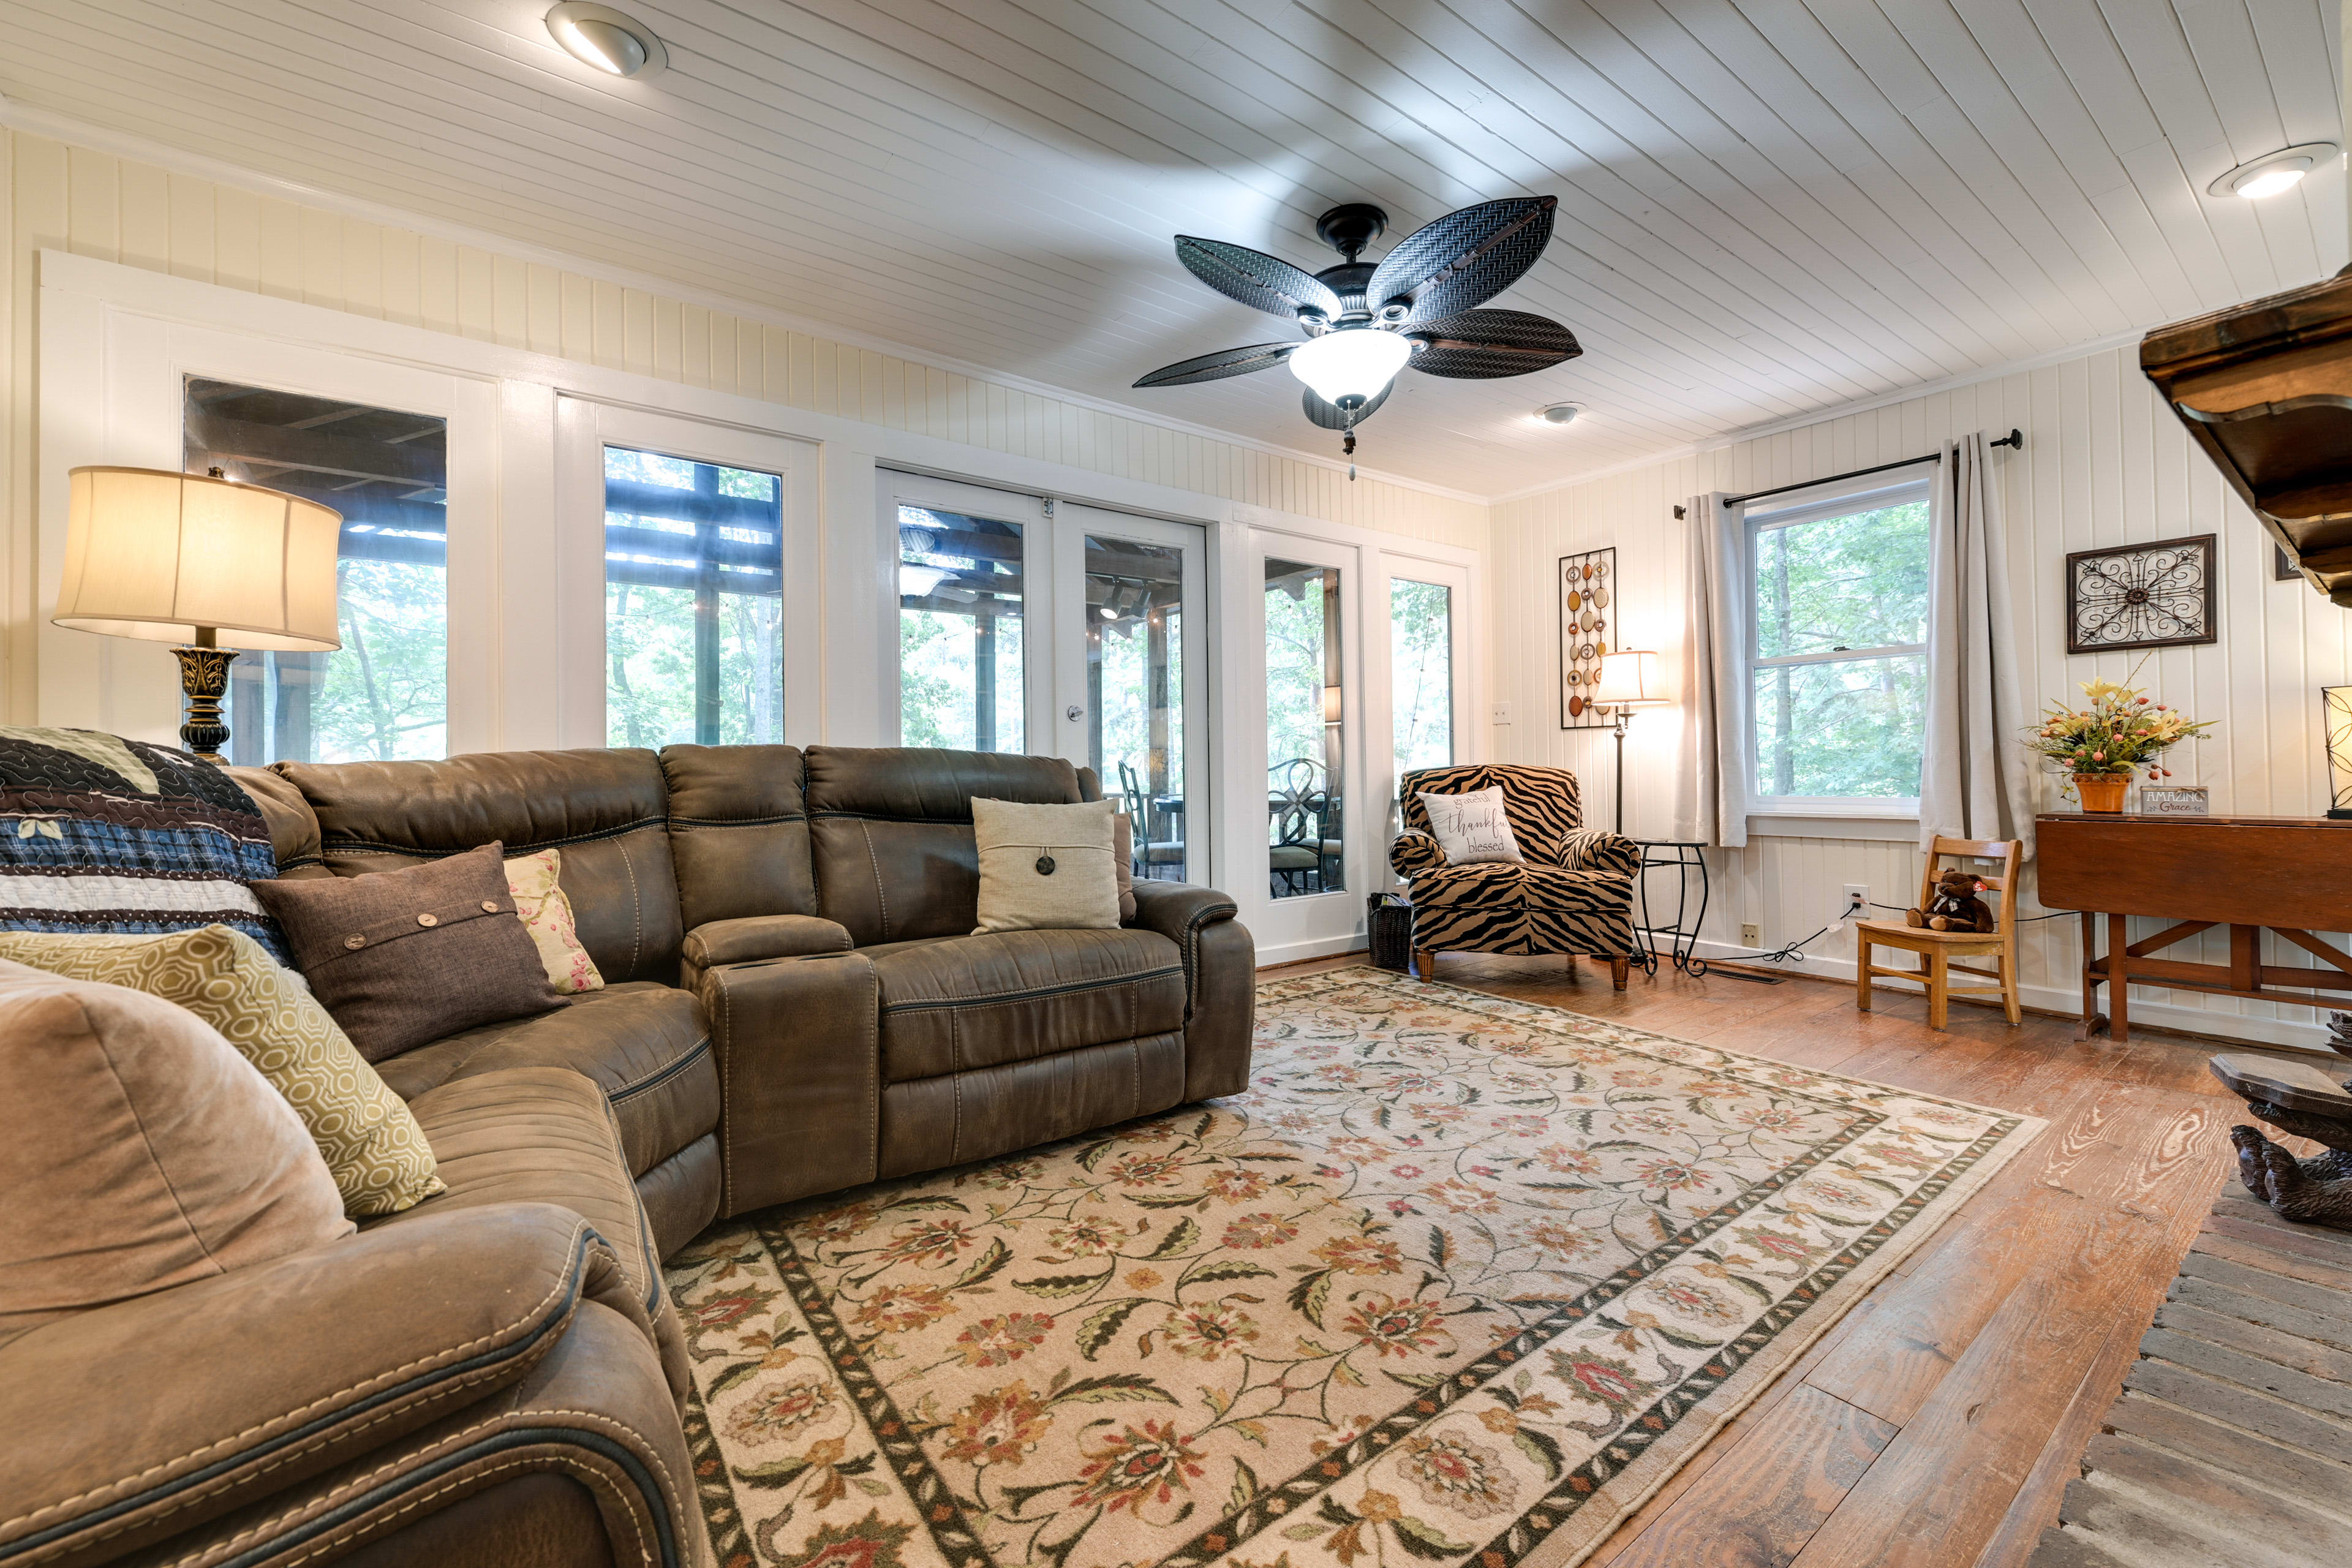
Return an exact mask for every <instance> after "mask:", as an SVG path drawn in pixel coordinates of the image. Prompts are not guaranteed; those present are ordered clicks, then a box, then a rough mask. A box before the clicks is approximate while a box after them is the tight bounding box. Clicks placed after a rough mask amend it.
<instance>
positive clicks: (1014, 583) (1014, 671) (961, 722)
mask: <svg viewBox="0 0 2352 1568" xmlns="http://www.w3.org/2000/svg"><path fill="white" fill-rule="evenodd" d="M1021 543H1022V540H1021V528H1020V525H1019V524H1017V523H1011V522H998V521H994V520H993V519H990V518H984V517H966V516H964V515H963V514H962V513H961V512H951V511H936V510H932V509H930V508H929V507H919V506H902V507H900V508H899V509H898V739H899V742H900V743H901V744H902V745H908V746H946V747H949V748H951V749H953V750H956V751H962V752H1024V751H1026V750H1028V735H1027V727H1026V725H1025V724H1024V722H1023V715H1024V711H1025V710H1024V703H1023V691H1024V688H1023V685H1022V679H1021V674H1022V669H1023V668H1024V665H1023V660H1022V635H1021V626H1022V617H1021V610H1022V597H1023V595H1022V557H1021Z"/></svg>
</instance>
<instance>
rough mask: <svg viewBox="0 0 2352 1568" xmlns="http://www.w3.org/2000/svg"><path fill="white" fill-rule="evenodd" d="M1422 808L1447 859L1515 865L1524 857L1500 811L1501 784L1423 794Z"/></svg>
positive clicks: (1463, 863)
mask: <svg viewBox="0 0 2352 1568" xmlns="http://www.w3.org/2000/svg"><path fill="white" fill-rule="evenodd" d="M1421 808H1422V809H1423V811H1425V812H1427V813H1429V830H1430V832H1432V833H1433V834H1434V835H1436V837H1437V842H1438V845H1439V847H1441V848H1443V849H1444V851H1445V858H1446V860H1447V861H1448V862H1450V863H1451V864H1453V865H1456V866H1475V865H1479V864H1482V863H1484V862H1486V861H1490V860H1503V861H1508V862H1509V863H1510V864H1512V865H1514V866H1517V865H1519V864H1522V863H1523V862H1524V861H1525V859H1526V857H1524V856H1522V855H1521V854H1520V853H1519V841H1518V840H1517V839H1516V838H1514V837H1511V824H1510V820H1509V819H1508V818H1507V817H1506V816H1504V815H1503V791H1502V787H1501V786H1500V785H1496V786H1494V787H1492V788H1489V789H1474V790H1472V791H1471V792H1470V793H1469V794H1467V795H1423V796H1422V797H1421Z"/></svg>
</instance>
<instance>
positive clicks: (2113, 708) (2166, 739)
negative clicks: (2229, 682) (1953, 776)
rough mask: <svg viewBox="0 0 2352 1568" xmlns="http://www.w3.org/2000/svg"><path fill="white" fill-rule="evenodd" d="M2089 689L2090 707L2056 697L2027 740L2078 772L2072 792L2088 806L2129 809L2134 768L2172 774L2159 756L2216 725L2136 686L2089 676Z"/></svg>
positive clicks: (2086, 687)
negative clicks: (2127, 798)
mask: <svg viewBox="0 0 2352 1568" xmlns="http://www.w3.org/2000/svg"><path fill="white" fill-rule="evenodd" d="M2083 695H2084V696H2085V697H2087V698H2089V699H2090V705H2089V706H2088V707H2085V708H2062V707H2060V706H2059V705H2058V704H2057V703H2055V702H2053V703H2052V704H2051V705H2050V707H2049V709H2048V710H2047V711H2045V712H2044V713H2043V714H2042V726H2041V728H2040V729H2038V730H2035V731H2033V732H2032V735H2031V737H2030V738H2029V739H2028V740H2027V742H2026V744H2027V745H2029V746H2030V747H2032V749H2033V750H2034V751H2037V752H2041V753H2042V755H2043V756H2045V757H2048V758H2049V759H2051V761H2052V762H2053V763H2056V764H2057V765H2058V768H2059V770H2060V771H2061V772H2063V773H2068V774H2070V775H2072V778H2073V781H2074V782H2073V784H2072V791H2071V792H2072V793H2073V794H2074V795H2076V796H2077V797H2078V798H2079V799H2080V800H2081V801H2082V803H2083V809H2084V811H2121V810H2123V808H2124V788H2125V786H2126V785H2127V784H2130V783H2131V778H2132V774H2133V773H2135V772H2136V771H2137V770H2138V769H2140V768H2143V767H2144V768H2146V769H2147V776H2148V777H2149V778H2150V779H2151V780H2153V779H2158V778H2168V777H2170V776H2171V770H2170V769H2168V768H2165V767H2161V766H2159V765H2158V763H2157V761H2156V759H2157V758H2158V757H2159V756H2161V755H2162V754H2163V753H2164V752H2166V751H2167V750H2168V749H2170V748H2171V747H2172V746H2173V745H2175V744H2176V743H2178V742H2181V741H2185V740H2189V738H2191V737H2193V736H2198V735H2201V734H2203V733H2204V731H2207V730H2210V729H2211V728H2212V727H2213V722H2212V721H2210V720H2207V721H2204V722H2202V723H2192V722H2190V721H2189V720H2188V719H2186V718H2184V717H2182V716H2181V715H2180V714H2179V713H2178V712H2175V711H2174V710H2172V709H2171V708H2169V707H2168V706H2167V705H2166V704H2164V703H2161V702H2150V701H2149V700H2147V694H2146V693H2144V692H2143V691H2141V690H2140V689H2139V688H2138V687H2136V686H2118V685H2116V683H2115V682H2114V681H2112V680H2086V681H2084V682H2083Z"/></svg>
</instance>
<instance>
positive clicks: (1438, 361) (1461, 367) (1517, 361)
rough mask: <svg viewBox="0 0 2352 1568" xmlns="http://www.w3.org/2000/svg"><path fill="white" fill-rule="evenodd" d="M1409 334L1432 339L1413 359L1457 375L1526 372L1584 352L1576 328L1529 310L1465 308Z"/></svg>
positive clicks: (1428, 371) (1427, 371)
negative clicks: (1570, 327) (1578, 340)
mask: <svg viewBox="0 0 2352 1568" xmlns="http://www.w3.org/2000/svg"><path fill="white" fill-rule="evenodd" d="M1405 336H1406V337H1408V338H1411V339H1413V340H1414V341H1415V342H1424V343H1427V344H1428V345H1429V346H1428V347H1427V348H1425V349H1422V350H1419V351H1417V352H1416V353H1414V354H1413V356H1412V358H1411V359H1409V360H1407V361H1405V363H1407V364H1409V365H1411V366H1412V368H1413V369H1415V370H1417V371H1420V372H1421V373H1422V374H1424V375H1444V376H1452V377H1454V379H1455V380H1457V381H1490V380H1493V379H1494V378H1495V377H1496V376H1504V375H1525V374H1528V372H1529V371H1531V370H1542V369H1544V368H1545V367H1546V366H1548V365H1555V364H1558V363H1559V362H1560V361H1562V360H1564V359H1574V358H1575V357H1576V356H1577V355H1579V354H1580V353H1583V352H1584V350H1583V349H1582V348H1581V347H1580V346H1579V345H1578V343H1577V341H1576V334H1575V333H1574V332H1571V331H1569V330H1568V329H1567V328H1566V327H1563V326H1561V325H1560V324H1559V322H1558V321H1549V320H1547V319H1546V318H1544V317H1542V316H1530V315H1528V313H1527V312H1526V311H1525V310H1463V311H1459V312H1457V313H1456V314H1454V315H1451V316H1440V317H1439V318H1438V319H1437V320H1436V321H1431V322H1429V323H1427V324H1426V325H1423V326H1418V327H1414V328H1412V330H1410V331H1407V332H1406V333H1405Z"/></svg>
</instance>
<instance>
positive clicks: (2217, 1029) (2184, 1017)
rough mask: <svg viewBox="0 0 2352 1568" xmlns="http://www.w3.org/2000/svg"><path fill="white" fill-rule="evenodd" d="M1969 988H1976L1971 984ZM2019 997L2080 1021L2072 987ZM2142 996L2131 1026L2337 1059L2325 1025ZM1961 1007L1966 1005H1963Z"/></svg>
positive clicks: (1799, 967) (1721, 947)
mask: <svg viewBox="0 0 2352 1568" xmlns="http://www.w3.org/2000/svg"><path fill="white" fill-rule="evenodd" d="M1696 951H1697V952H1698V956H1699V957H1701V958H1704V959H1706V960H1708V961H1710V962H1713V961H1714V960H1717V959H1723V960H1727V961H1728V960H1730V959H1731V956H1732V954H1734V953H1740V952H1752V951H1753V950H1752V949H1748V948H1740V947H1734V946H1732V945H1731V944H1730V943H1729V942H1700V943H1698V944H1697V949H1696ZM1739 962H1742V963H1748V964H1751V965H1753V966H1754V967H1756V968H1758V969H1769V970H1777V971H1779V972H1780V973H1785V974H1794V975H1806V974H1810V975H1811V976H1812V977H1813V978H1815V979H1817V980H1843V981H1844V982H1846V983H1847V984H1853V970H1854V964H1853V959H1851V958H1830V957H1823V956H1817V955H1814V954H1811V953H1809V954H1807V955H1806V957H1805V961H1804V962H1803V963H1765V962H1763V961H1762V960H1759V959H1744V960H1741V961H1739ZM1734 984H1738V982H1734ZM1880 984H1884V985H1885V986H1886V988H1887V989H1888V990H1889V991H1891V992H1894V993H1895V994H1911V995H1916V994H1918V993H1916V992H1914V991H1911V990H1910V988H1909V987H1908V986H1906V985H1905V984H1903V983H1902V982H1901V981H1899V980H1897V981H1893V982H1887V981H1883V980H1882V981H1881V982H1880ZM1971 984H1974V983H1973V982H1971ZM2017 994H2018V1000H2019V1001H2020V1002H2021V1003H2023V1004H2024V1005H2026V1006H2028V1007H2039V1008H2042V1009H2044V1010H2046V1011H2049V1012H2053V1013H2061V1014H2063V1015H2065V1016H2067V1017H2069V1018H2079V1017H2081V1016H2083V997H2082V993H2081V992H2080V991H2079V990H2076V989H2074V988H2072V987H2070V988H2068V989H2065V990H2061V989H2059V988H2058V987H2056V986H2054V985H2021V986H2019V987H2018V993H2017ZM2146 994H2147V989H2146V988H2144V987H2141V986H2138V985H2135V986H2133V987H2132V988H2131V1021H2132V1023H2134V1024H2146V1025H2148V1026H2152V1027H2158V1028H2166V1029H2179V1030H2181V1031H2183V1032H2184V1033H2187V1034H2191V1035H2213V1036H2217V1037H2221V1038H2223V1039H2231V1040H2244V1041H2245V1042H2247V1043H2248V1044H2249V1045H2263V1046H2284V1047H2288V1048H2290V1049H2293V1050H2299V1051H2316V1052H2318V1053H2320V1054H2322V1055H2325V1056H2334V1055H2335V1051H2334V1049H2333V1048H2332V1047H2330V1046H2329V1045H2328V1044H2327V1028H2326V1025H2324V1024H2320V1023H2309V1024H2303V1023H2296V1022H2294V1021H2293V1020H2291V1019H2286V1018H2252V1017H2247V1016H2243V1015H2242V1014H2235V1013H2208V1012H2204V1011H2202V1010H2200V1009H2199V1008H2195V1007H2182V1006H2178V1005H2174V1004H2172V1003H2168V1002H2153V1001H2143V1000H2141V998H2142V997H2143V996H2145V995H2146ZM1961 1005H1969V1004H1967V1003H1965V1002H1963V1003H1962V1004H1961ZM2319 1010H2320V1011H2323V1012H2324V1011H2326V1007H2325V1006H2323V1007H2322V1008H2321V1009H2319ZM2347 1011H2352V1005H2347Z"/></svg>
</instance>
